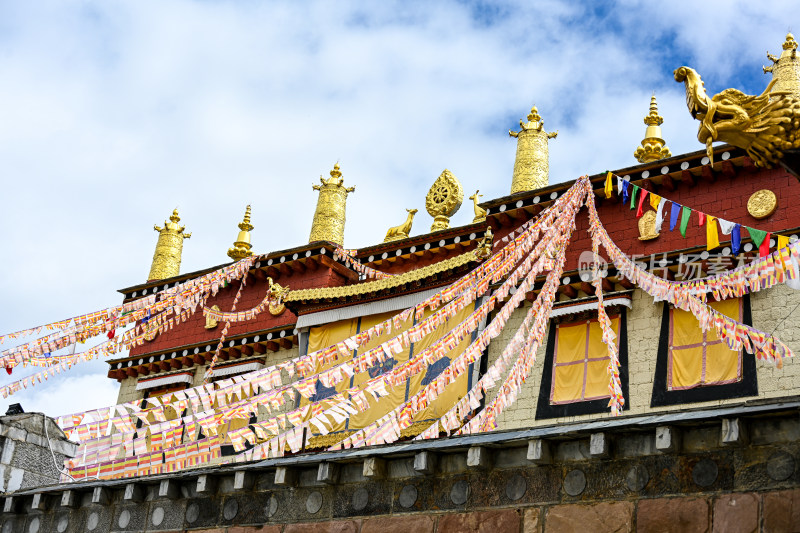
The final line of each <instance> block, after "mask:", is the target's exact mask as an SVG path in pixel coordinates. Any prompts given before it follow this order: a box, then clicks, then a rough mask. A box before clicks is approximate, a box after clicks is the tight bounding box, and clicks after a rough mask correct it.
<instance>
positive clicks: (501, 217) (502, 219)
mask: <svg viewBox="0 0 800 533" xmlns="http://www.w3.org/2000/svg"><path fill="white" fill-rule="evenodd" d="M495 218H496V219H497V221H498V222H499V223H500V225H501V226H513V225H514V219H512V218H511V217H510V216H508V214H506V213H505V212H502V213H497V214H496V215H495Z"/></svg>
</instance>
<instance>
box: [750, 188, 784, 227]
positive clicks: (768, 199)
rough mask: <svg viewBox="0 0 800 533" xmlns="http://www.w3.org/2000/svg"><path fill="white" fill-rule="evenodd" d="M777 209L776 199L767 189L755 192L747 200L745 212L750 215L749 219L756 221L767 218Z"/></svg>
mask: <svg viewBox="0 0 800 533" xmlns="http://www.w3.org/2000/svg"><path fill="white" fill-rule="evenodd" d="M777 207H778V197H777V196H775V193H774V192H772V191H770V190H769V189H761V190H760V191H756V192H754V193H753V195H752V196H750V199H749V200H747V212H748V213H750V216H751V217H753V218H755V219H757V220H761V219H762V218H767V217H768V216H770V215H771V214H772V213H774V212H775V209H777Z"/></svg>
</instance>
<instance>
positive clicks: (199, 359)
mask: <svg viewBox="0 0 800 533" xmlns="http://www.w3.org/2000/svg"><path fill="white" fill-rule="evenodd" d="M192 361H193V362H194V364H196V365H198V366H200V365H204V364H205V363H206V360H205V358H204V357H203V356H202V355H200V354H199V353H196V354H194V357H192Z"/></svg>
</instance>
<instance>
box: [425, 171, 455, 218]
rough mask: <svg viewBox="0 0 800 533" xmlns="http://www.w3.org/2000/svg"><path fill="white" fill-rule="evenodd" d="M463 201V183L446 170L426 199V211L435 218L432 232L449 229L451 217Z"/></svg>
mask: <svg viewBox="0 0 800 533" xmlns="http://www.w3.org/2000/svg"><path fill="white" fill-rule="evenodd" d="M463 201H464V189H462V188H461V183H460V182H459V181H458V179H456V177H455V176H454V175H453V173H452V172H450V171H449V170H447V169H444V172H442V173H441V174H440V175H439V177H438V178H436V181H434V182H433V185H431V188H430V190H429V191H428V195H427V196H426V197H425V209H426V210H427V211H428V214H429V215H430V216H432V217H433V225H431V231H439V230H443V229H447V228H449V227H450V217H452V216H453V215H454V214H455V213H456V211H458V208H459V207H461V202H463Z"/></svg>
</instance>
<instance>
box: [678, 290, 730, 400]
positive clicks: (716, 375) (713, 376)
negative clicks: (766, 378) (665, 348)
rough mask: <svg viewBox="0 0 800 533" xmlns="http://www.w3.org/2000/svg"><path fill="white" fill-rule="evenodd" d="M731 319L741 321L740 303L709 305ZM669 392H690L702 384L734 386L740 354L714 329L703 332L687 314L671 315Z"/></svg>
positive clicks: (682, 312) (679, 312)
mask: <svg viewBox="0 0 800 533" xmlns="http://www.w3.org/2000/svg"><path fill="white" fill-rule="evenodd" d="M709 305H710V306H711V307H712V308H714V309H716V310H717V311H719V312H720V313H722V314H723V315H726V316H728V317H730V318H733V319H734V320H737V321H739V322H741V321H742V302H741V300H740V299H738V298H733V299H730V300H723V301H721V302H709ZM670 319H671V324H670V360H669V376H668V387H669V389H690V388H694V387H698V386H705V385H720V384H724V383H733V382H735V381H739V380H740V379H741V378H742V374H741V372H742V364H741V362H742V354H741V351H734V350H731V349H729V348H728V346H727V345H726V344H725V343H724V342H722V341H721V340H720V339H719V337H718V336H717V332H716V330H714V329H713V328H712V329H709V330H708V331H706V332H703V330H701V329H700V323H699V322H698V321H697V319H696V318H695V317H694V315H692V314H691V313H690V312H688V311H682V310H680V309H673V310H672V311H671V313H670Z"/></svg>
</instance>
